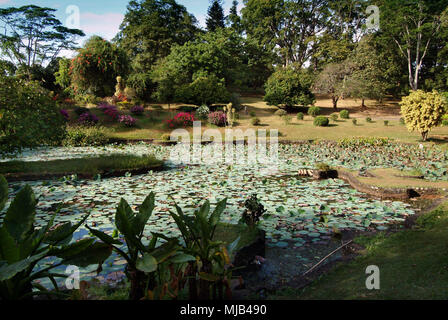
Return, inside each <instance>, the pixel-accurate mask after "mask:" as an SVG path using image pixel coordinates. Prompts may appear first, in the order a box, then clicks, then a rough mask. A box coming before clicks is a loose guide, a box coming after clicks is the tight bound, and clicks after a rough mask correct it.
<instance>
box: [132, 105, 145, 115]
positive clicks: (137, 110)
mask: <svg viewBox="0 0 448 320" xmlns="http://www.w3.org/2000/svg"><path fill="white" fill-rule="evenodd" d="M131 113H132V114H134V115H136V116H140V115H142V114H143V113H145V108H144V107H143V106H134V107H132V108H131Z"/></svg>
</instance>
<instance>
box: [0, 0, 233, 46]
mask: <svg viewBox="0 0 448 320" xmlns="http://www.w3.org/2000/svg"><path fill="white" fill-rule="evenodd" d="M128 2H129V0H35V1H24V0H0V8H7V7H20V6H24V5H30V4H34V5H37V6H41V7H50V8H54V9H56V10H57V11H56V12H55V15H56V17H57V18H58V19H59V20H60V21H61V22H62V23H64V24H67V23H70V21H71V20H70V14H67V12H66V11H67V9H70V6H77V7H78V8H79V14H80V19H79V22H80V29H81V30H83V31H84V33H85V34H86V37H85V38H84V39H83V41H84V40H86V39H87V38H88V37H89V36H92V35H94V34H95V35H99V36H102V37H104V38H106V39H108V40H111V39H112V38H113V37H114V36H115V35H116V34H117V32H118V28H119V26H120V24H121V22H122V21H123V18H124V14H125V13H126V7H127V4H128ZM177 2H178V3H180V4H182V5H184V6H185V7H186V8H187V10H188V12H190V13H192V14H194V16H195V17H196V18H197V19H198V21H199V23H200V25H201V26H203V27H205V18H206V15H207V9H208V7H209V5H210V2H209V0H177ZM239 2H240V3H242V0H240V1H239ZM231 6H232V0H224V9H225V12H226V14H228V11H229V9H230V7H231ZM241 7H242V5H241V4H240V8H241ZM69 13H70V12H69ZM67 26H68V27H70V26H69V25H67Z"/></svg>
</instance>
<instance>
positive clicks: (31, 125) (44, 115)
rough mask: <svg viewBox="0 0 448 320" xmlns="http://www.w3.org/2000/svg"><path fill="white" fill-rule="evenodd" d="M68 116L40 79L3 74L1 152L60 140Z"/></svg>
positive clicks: (0, 119) (0, 101) (0, 118)
mask: <svg viewBox="0 0 448 320" xmlns="http://www.w3.org/2000/svg"><path fill="white" fill-rule="evenodd" d="M64 131H65V119H64V117H63V116H62V114H61V113H60V110H59V107H58V106H57V105H56V102H55V101H53V100H52V99H51V98H50V95H49V92H48V91H47V90H46V89H44V88H42V87H41V86H40V85H39V83H38V82H34V81H33V82H30V81H24V80H19V79H17V78H14V77H5V76H0V154H1V153H15V152H18V151H21V150H22V149H23V148H33V147H37V146H41V145H55V144H59V143H60V142H61V137H63V135H64Z"/></svg>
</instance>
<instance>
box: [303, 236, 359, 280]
mask: <svg viewBox="0 0 448 320" xmlns="http://www.w3.org/2000/svg"><path fill="white" fill-rule="evenodd" d="M352 242H353V240H350V241H348V242H347V243H345V244H343V245H342V246H340V247H339V248H337V249H336V250H334V251H333V252H332V253H330V254H329V255H327V256H326V257H325V258H323V259H322V260H320V261H319V262H318V263H317V264H316V265H314V266H313V267H312V268H311V269H309V270H308V271H307V272H305V273H304V274H303V276H306V275H307V274H308V273H310V272H311V271H313V270H314V269H316V268H317V267H318V266H320V265H321V264H322V263H323V262H324V261H325V260H327V259H328V258H330V257H331V256H332V255H334V254H335V253H336V252H338V251H340V250H341V249H343V248H345V247H346V246H348V245H349V244H350V243H352Z"/></svg>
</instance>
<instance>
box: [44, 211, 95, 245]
mask: <svg viewBox="0 0 448 320" xmlns="http://www.w3.org/2000/svg"><path fill="white" fill-rule="evenodd" d="M89 215H90V214H86V215H85V216H84V217H83V218H82V219H81V220H80V221H79V222H78V223H77V224H75V225H74V226H72V223H71V222H66V223H64V224H62V225H60V226H59V227H58V228H56V229H54V230H52V231H50V232H48V233H47V234H46V235H45V238H44V242H45V243H47V244H51V245H57V244H60V242H66V243H67V242H70V240H71V238H72V236H73V233H74V232H75V231H76V230H78V228H79V227H80V226H81V225H82V224H83V223H84V222H85V221H86V220H87V218H88V217H89Z"/></svg>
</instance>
